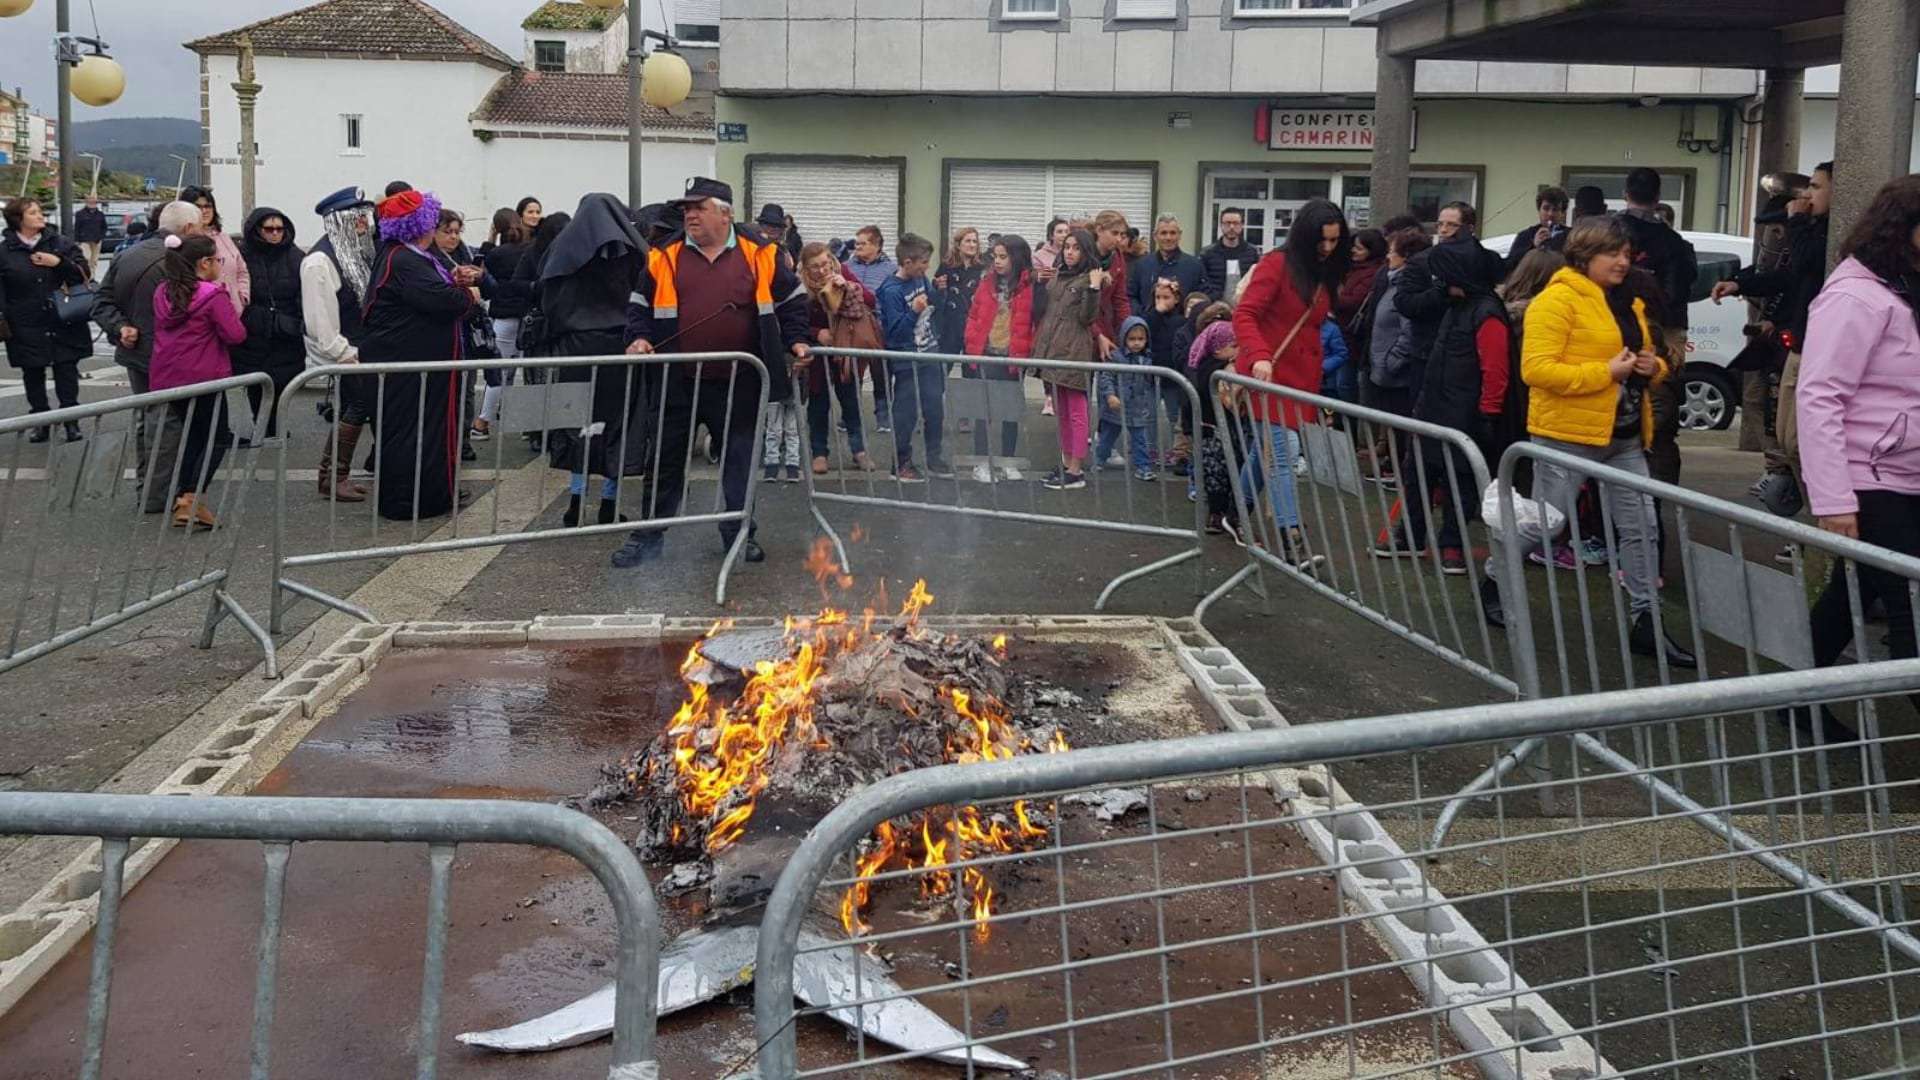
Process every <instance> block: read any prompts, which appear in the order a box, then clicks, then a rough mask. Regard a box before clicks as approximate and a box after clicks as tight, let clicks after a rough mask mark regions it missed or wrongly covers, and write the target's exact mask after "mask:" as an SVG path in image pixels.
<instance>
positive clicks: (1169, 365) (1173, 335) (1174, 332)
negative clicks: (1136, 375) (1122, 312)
mask: <svg viewBox="0 0 1920 1080" xmlns="http://www.w3.org/2000/svg"><path fill="white" fill-rule="evenodd" d="M1134 314H1136V315H1138V316H1140V317H1141V318H1142V319H1145V320H1146V321H1147V353H1148V354H1149V355H1150V356H1152V357H1153V363H1154V366H1155V367H1163V368H1166V369H1167V370H1169V371H1177V372H1180V373H1181V374H1182V375H1184V374H1186V371H1187V357H1186V354H1185V353H1182V354H1180V355H1178V356H1175V355H1174V352H1175V346H1176V344H1177V343H1178V342H1179V340H1180V331H1181V329H1182V328H1184V327H1185V326H1186V325H1187V317H1186V316H1185V315H1183V314H1181V309H1180V308H1179V306H1178V305H1176V306H1175V307H1174V309H1173V310H1172V311H1160V310H1157V309H1156V308H1155V307H1154V306H1153V305H1152V304H1148V305H1147V306H1146V307H1144V308H1139V309H1136V310H1135V311H1134ZM1187 340H1188V342H1189V343H1191V342H1192V340H1193V339H1192V338H1188V339H1187ZM1121 344H1123V345H1124V344H1125V342H1122V343H1121Z"/></svg>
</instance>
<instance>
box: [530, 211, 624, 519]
mask: <svg viewBox="0 0 1920 1080" xmlns="http://www.w3.org/2000/svg"><path fill="white" fill-rule="evenodd" d="M645 263H646V243H645V241H644V240H642V239H641V236H640V233H639V231H638V230H637V229H635V228H634V226H633V220H632V217H631V216H630V215H629V214H628V212H627V208H626V206H625V205H624V204H623V203H621V201H620V200H619V199H616V198H614V197H613V196H612V195H606V194H592V195H587V196H584V197H582V198H581V200H580V205H579V207H578V208H576V209H575V210H574V213H573V220H572V222H571V223H570V224H568V226H567V227H566V229H565V231H563V232H561V233H560V235H559V236H557V237H555V238H554V241H553V243H552V245H551V246H550V247H548V248H547V253H546V257H545V259H544V261H543V262H542V263H541V265H540V269H539V274H540V291H539V297H540V308H541V310H542V311H544V312H546V316H547V341H548V355H550V356H620V355H622V354H623V353H625V352H626V348H627V342H626V318H627V302H628V300H629V298H630V297H632V296H633V294H634V291H635V290H636V289H637V288H638V286H639V283H640V271H641V268H642V267H643V266H644V265H645ZM651 371H652V369H650V368H649V367H647V366H643V365H635V364H607V365H597V366H594V367H574V368H560V369H558V370H557V371H556V373H555V375H554V380H555V381H556V382H563V383H564V382H574V383H579V382H591V383H592V384H593V412H592V420H591V426H590V427H589V428H588V429H587V430H586V431H583V432H580V433H578V434H576V435H575V436H574V438H573V439H571V440H569V443H568V445H566V446H565V447H564V448H563V447H561V446H558V445H555V446H550V447H549V451H550V453H551V456H552V460H553V464H554V467H555V468H563V469H566V470H567V471H568V472H569V473H571V474H572V479H571V484H570V487H569V489H568V490H569V492H570V494H571V496H572V497H571V498H570V499H569V500H568V504H567V512H566V515H565V517H564V518H563V519H562V520H563V521H564V522H565V524H567V525H569V526H572V525H578V524H579V523H580V517H581V515H580V505H581V502H582V501H583V500H584V498H585V497H586V490H587V477H589V476H599V477H602V480H601V485H600V509H599V514H598V520H599V523H600V524H602V525H610V524H613V523H614V522H615V521H618V520H619V494H620V488H619V484H620V477H621V475H622V473H623V472H624V471H625V469H624V461H623V459H624V458H625V457H626V456H629V455H628V451H629V450H630V445H629V444H630V443H631V442H632V441H634V440H637V439H641V438H642V433H641V432H640V431H637V430H635V431H630V430H629V425H628V418H629V417H631V416H632V415H633V414H634V408H633V405H634V402H635V401H637V400H639V399H640V398H641V396H642V383H643V381H644V380H645V378H646V377H647V376H648V375H649V374H651ZM563 449H564V452H563Z"/></svg>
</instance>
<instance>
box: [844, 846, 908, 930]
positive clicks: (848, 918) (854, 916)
mask: <svg viewBox="0 0 1920 1080" xmlns="http://www.w3.org/2000/svg"><path fill="white" fill-rule="evenodd" d="M874 837H875V843H874V845H873V848H872V850H870V851H868V852H867V853H866V854H865V855H862V856H860V858H859V859H858V860H856V861H855V863H854V871H855V876H857V877H858V878H859V879H860V880H859V882H858V883H856V884H855V885H854V886H853V888H851V889H848V890H847V892H846V895H845V896H842V897H841V898H840V925H841V926H844V927H846V929H847V933H849V934H864V933H866V932H867V931H868V930H870V929H872V927H870V926H868V925H867V923H866V921H865V920H863V919H861V918H860V912H861V910H862V909H864V908H865V907H866V906H867V899H868V897H869V895H870V893H871V888H872V886H871V883H870V882H869V881H868V880H867V879H868V878H871V877H872V876H873V875H875V874H877V873H879V872H880V868H881V867H883V866H885V865H886V864H887V860H889V859H891V858H893V855H894V850H895V848H894V839H893V824H892V823H891V822H886V821H883V822H881V823H880V827H879V828H877V829H875V830H874Z"/></svg>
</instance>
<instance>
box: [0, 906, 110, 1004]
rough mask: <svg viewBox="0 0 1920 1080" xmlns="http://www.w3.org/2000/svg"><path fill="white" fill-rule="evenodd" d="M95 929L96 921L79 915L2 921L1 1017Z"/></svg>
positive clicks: (11, 918) (4, 918)
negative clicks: (89, 931)
mask: <svg viewBox="0 0 1920 1080" xmlns="http://www.w3.org/2000/svg"><path fill="white" fill-rule="evenodd" d="M92 928H93V920H92V919H91V918H89V917H88V916H86V915H85V914H82V913H79V912H69V913H66V914H62V915H23V916H4V917H0V1013H5V1012H6V1011H7V1010H8V1009H10V1008H12V1007H13V1006H14V1004H15V1003H17V1002H18V1001H19V1000H20V999H21V998H22V997H25V996H26V993H27V991H28V990H31V989H33V984H34V983H37V982H39V981H40V977H41V976H43V975H45V974H46V973H47V972H48V971H50V970H52V968H53V965H54V964H56V963H59V961H60V958H61V957H63V956H65V955H66V954H67V950H68V949H71V948H73V946H74V945H75V943H77V942H78V941H79V940H80V939H81V938H82V937H85V936H86V933H87V931H88V930H90V929H92Z"/></svg>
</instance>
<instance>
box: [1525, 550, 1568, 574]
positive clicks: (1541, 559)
mask: <svg viewBox="0 0 1920 1080" xmlns="http://www.w3.org/2000/svg"><path fill="white" fill-rule="evenodd" d="M1527 561H1528V562H1530V563H1532V564H1533V565H1535V566H1545V565H1547V557H1546V556H1545V555H1542V554H1541V553H1540V549H1539V548H1534V549H1533V550H1532V551H1529V552H1527ZM1553 565H1554V566H1555V567H1556V568H1557V569H1560V570H1578V569H1580V560H1579V559H1576V558H1574V556H1573V549H1572V548H1570V547H1568V546H1566V545H1565V544H1556V545H1555V546H1554V549H1553Z"/></svg>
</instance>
